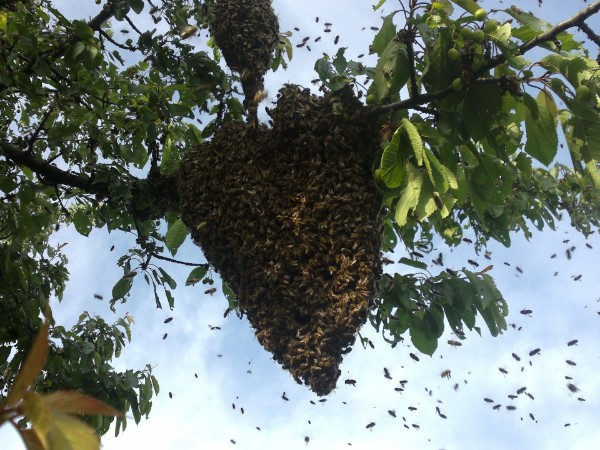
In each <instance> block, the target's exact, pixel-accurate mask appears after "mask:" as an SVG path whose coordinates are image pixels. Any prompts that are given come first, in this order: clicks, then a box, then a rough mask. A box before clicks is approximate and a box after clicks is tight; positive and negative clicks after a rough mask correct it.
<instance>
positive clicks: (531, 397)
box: [525, 392, 535, 400]
mask: <svg viewBox="0 0 600 450" xmlns="http://www.w3.org/2000/svg"><path fill="white" fill-rule="evenodd" d="M525 393H526V394H527V397H529V398H530V399H531V400H535V397H534V396H533V395H531V394H530V393H529V392H525Z"/></svg>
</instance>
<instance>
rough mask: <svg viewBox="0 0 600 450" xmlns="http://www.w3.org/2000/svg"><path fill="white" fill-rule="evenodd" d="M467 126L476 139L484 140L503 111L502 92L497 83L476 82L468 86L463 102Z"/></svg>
mask: <svg viewBox="0 0 600 450" xmlns="http://www.w3.org/2000/svg"><path fill="white" fill-rule="evenodd" d="M462 111H463V119H464V122H465V127H466V128H467V131H468V132H469V134H470V135H471V137H472V138H473V139H474V140H476V141H480V140H482V139H483V138H484V137H485V135H486V132H487V130H489V129H490V128H491V127H492V124H493V123H494V121H495V120H496V117H497V116H498V114H499V113H500V111H502V94H501V92H500V88H499V86H498V85H496V84H490V83H486V84H474V85H471V86H469V87H468V88H467V93H466V95H465V101H464V103H463V110H462Z"/></svg>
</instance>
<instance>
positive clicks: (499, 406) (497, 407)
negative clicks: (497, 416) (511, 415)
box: [492, 404, 502, 411]
mask: <svg viewBox="0 0 600 450" xmlns="http://www.w3.org/2000/svg"><path fill="white" fill-rule="evenodd" d="M500 408H502V405H500V404H498V405H494V407H493V408H492V409H494V410H495V411H499V410H500Z"/></svg>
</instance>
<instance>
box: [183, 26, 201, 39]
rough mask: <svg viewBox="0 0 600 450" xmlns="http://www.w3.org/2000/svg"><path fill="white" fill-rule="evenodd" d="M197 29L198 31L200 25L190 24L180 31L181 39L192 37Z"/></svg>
mask: <svg viewBox="0 0 600 450" xmlns="http://www.w3.org/2000/svg"><path fill="white" fill-rule="evenodd" d="M196 31H198V27H196V26H189V27H185V28H184V29H183V30H182V31H181V32H180V33H179V37H180V38H181V39H187V38H190V37H192V36H193V35H194V34H196Z"/></svg>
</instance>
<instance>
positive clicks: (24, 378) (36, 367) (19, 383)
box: [4, 321, 48, 406]
mask: <svg viewBox="0 0 600 450" xmlns="http://www.w3.org/2000/svg"><path fill="white" fill-rule="evenodd" d="M47 357H48V321H45V322H44V325H42V328H41V329H40V331H39V333H38V335H37V337H36V338H35V342H34V343H33V346H32V347H31V350H29V353H28V355H27V358H26V359H25V363H24V364H23V366H21V370H19V373H18V374H17V378H16V379H15V382H14V383H13V385H12V387H11V389H10V392H9V393H8V395H7V396H6V400H5V402H4V404H5V405H6V406H13V405H16V404H17V403H18V402H19V401H20V400H21V399H22V398H23V394H25V391H27V390H28V389H29V387H30V386H31V385H32V384H33V382H34V381H35V379H36V377H37V376H38V375H39V373H40V372H41V371H42V369H43V368H44V365H45V364H46V358H47Z"/></svg>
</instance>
